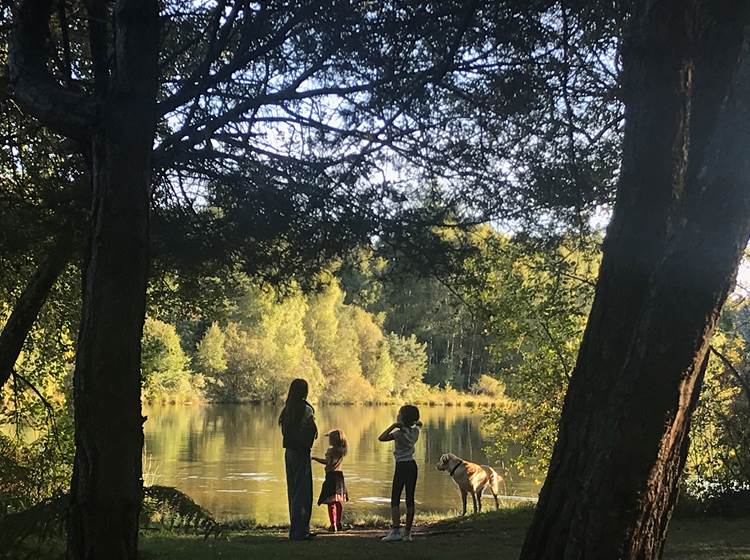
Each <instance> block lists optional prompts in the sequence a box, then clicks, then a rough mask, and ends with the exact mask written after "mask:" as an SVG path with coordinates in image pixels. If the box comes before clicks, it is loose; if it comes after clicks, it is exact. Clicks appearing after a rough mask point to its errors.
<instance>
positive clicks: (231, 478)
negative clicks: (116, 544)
mask: <svg viewBox="0 0 750 560" xmlns="http://www.w3.org/2000/svg"><path fill="white" fill-rule="evenodd" d="M397 410H398V408H397V407H388V406H378V407H374V406H320V407H318V409H317V414H316V417H317V420H318V426H319V428H320V431H321V433H325V432H326V431H327V430H330V429H333V428H341V429H343V430H344V431H345V432H346V435H347V437H348V439H349V445H350V453H349V455H348V456H347V458H346V460H345V462H344V474H345V476H346V479H347V486H348V488H349V492H350V499H351V500H352V501H351V502H349V504H347V508H346V509H347V511H348V512H349V513H350V514H351V513H353V514H355V515H357V514H366V513H375V512H379V513H383V514H386V513H387V508H388V496H389V495H390V485H391V476H392V473H393V456H392V453H391V452H392V447H393V444H384V443H380V442H379V441H378V440H377V436H378V434H379V433H380V432H381V431H382V430H383V429H384V428H385V427H387V426H388V425H389V424H390V423H391V422H393V421H394V419H395V417H396V412H397ZM420 410H421V412H422V422H423V423H424V428H423V430H422V435H421V437H420V439H419V442H418V444H417V450H416V454H415V459H416V460H417V464H418V465H419V469H420V473H419V481H418V484H417V495H416V499H417V507H418V509H421V510H423V511H426V510H429V511H445V510H450V509H456V508H457V505H458V502H459V500H458V497H457V491H456V489H455V486H454V485H453V483H452V482H451V481H450V479H449V477H448V475H447V474H446V473H443V472H439V471H437V470H436V469H435V464H436V463H437V460H438V458H439V457H440V455H441V454H442V453H444V452H446V451H451V452H453V453H456V454H457V455H459V456H461V457H464V458H466V459H471V460H473V461H475V462H479V463H486V461H487V459H486V457H485V456H484V454H483V453H482V440H481V434H480V432H479V421H480V416H479V415H478V414H476V413H472V412H471V411H470V410H469V409H465V408H459V407H422V408H421V409H420ZM144 413H145V414H146V415H147V416H148V421H147V422H146V423H145V426H144V430H145V448H146V451H145V458H144V473H145V474H144V479H145V482H146V483H147V484H164V485H167V486H176V487H177V488H179V489H180V490H182V491H183V492H186V493H187V494H189V495H190V496H191V497H192V498H193V499H194V500H195V501H196V502H198V503H199V504H201V505H202V506H204V507H206V508H208V509H209V510H210V511H212V512H213V513H214V514H215V515H216V516H218V517H223V518H226V517H235V516H241V517H250V518H253V519H255V520H256V521H258V522H259V523H272V524H282V523H286V522H287V521H288V513H287V500H286V482H285V479H284V459H283V450H282V448H281V433H280V431H279V429H278V426H277V424H276V418H277V415H278V408H277V407H274V406H270V405H205V406H183V407H180V406H159V407H148V408H146V409H145V411H144ZM325 440H326V438H323V437H321V438H320V439H319V440H318V441H317V442H316V444H315V447H314V448H313V454H319V455H322V454H323V452H324V451H325V446H326V443H327V442H326V441H325ZM313 476H314V479H315V482H314V489H313V494H314V495H315V496H317V494H318V491H319V490H320V484H321V483H322V480H323V477H324V475H323V467H322V465H318V464H317V463H313ZM509 490H510V492H511V493H517V494H519V495H535V493H536V488H535V487H534V486H533V485H532V484H530V483H524V482H521V483H516V484H515V485H511V487H510V488H509ZM313 521H314V522H317V523H320V524H323V523H325V521H326V514H325V508H323V507H315V508H314V511H313Z"/></svg>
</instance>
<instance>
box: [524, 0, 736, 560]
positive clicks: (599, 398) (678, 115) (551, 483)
mask: <svg viewBox="0 0 750 560" xmlns="http://www.w3.org/2000/svg"><path fill="white" fill-rule="evenodd" d="M719 5H720V6H719ZM748 21H749V20H748V6H746V2H743V1H741V0H733V1H727V2H714V3H700V2H693V1H688V2H685V1H682V0H669V1H661V2H654V1H644V2H641V3H640V7H639V11H638V13H636V14H635V15H634V18H633V26H634V30H633V32H632V35H631V36H630V37H629V43H627V44H626V49H625V50H624V53H623V58H624V64H625V76H624V78H625V79H624V88H625V95H626V129H625V144H624V152H623V165H622V171H621V177H620V183H619V186H618V195H617V202H616V205H615V212H614V216H613V219H612V223H611V225H610V227H609V230H608V232H607V237H606V240H605V244H604V255H603V260H602V265H601V269H600V272H599V280H598V282H597V289H596V296H595V300H594V304H593V307H592V310H591V314H590V316H589V321H588V325H587V328H586V332H585V334H584V338H583V342H582V344H581V348H580V351H579V355H578V361H577V364H576V368H575V371H574V374H573V376H572V379H571V382H570V387H569V389H568V394H567V395H566V399H565V406H564V408H563V414H562V418H561V421H560V431H559V434H558V440H557V443H556V445H555V449H554V452H553V456H552V460H551V463H550V468H549V472H548V475H547V479H546V481H545V484H544V487H543V488H542V492H541V494H540V499H539V504H538V506H537V510H536V513H535V517H534V521H533V523H532V526H531V528H530V529H529V532H528V535H527V537H526V542H525V543H524V547H523V550H522V553H521V558H522V559H523V560H530V559H542V558H544V559H584V558H587V559H589V558H597V559H598V558H607V559H617V558H631V559H636V558H639V559H646V558H659V557H660V556H661V553H662V550H663V545H664V538H665V533H666V528H667V524H668V521H669V519H670V516H671V512H672V509H673V506H674V503H675V499H676V495H677V491H678V489H677V484H678V481H679V476H680V474H681V472H682V469H683V466H684V462H685V456H686V452H687V447H688V443H689V441H688V431H689V428H690V417H691V414H692V410H693V407H694V404H695V401H696V398H697V395H698V393H699V391H700V387H701V383H702V376H703V372H704V369H705V366H706V363H707V359H708V354H707V352H708V343H709V340H710V338H711V334H712V332H713V329H714V326H715V324H716V320H717V317H718V315H719V312H720V310H721V307H722V305H723V303H724V301H725V299H726V297H727V294H728V293H729V291H730V289H731V287H732V285H733V282H734V277H735V274H736V270H737V266H738V263H739V260H740V257H741V255H742V252H743V250H744V248H745V246H746V245H747V241H748V235H749V234H750V162H749V161H748V154H747V153H746V152H747V146H748V145H749V144H750V110H749V109H748V103H750V64H749V62H748V60H747V58H748V57H747V55H746V53H745V52H744V50H742V49H741V47H742V44H743V31H744V27H745V26H746V25H747V23H748Z"/></svg>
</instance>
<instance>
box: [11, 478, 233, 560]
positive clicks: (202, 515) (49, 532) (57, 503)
mask: <svg viewBox="0 0 750 560" xmlns="http://www.w3.org/2000/svg"><path fill="white" fill-rule="evenodd" d="M69 503H70V497H69V495H68V494H60V495H58V496H55V497H53V498H50V499H47V500H44V501H42V502H39V503H38V504H36V505H34V506H32V507H30V508H28V509H26V510H23V511H19V512H16V513H10V514H7V515H4V516H2V517H0V543H3V545H4V546H7V550H13V549H14V548H16V549H17V548H18V547H20V546H21V545H22V544H23V543H24V542H25V541H27V540H28V539H30V538H32V537H34V538H36V539H38V540H39V541H45V540H48V539H49V538H51V537H58V538H62V536H63V534H64V531H65V517H66V514H67V511H68V505H69ZM139 524H140V526H141V528H144V529H148V528H151V527H153V526H154V525H155V526H156V527H158V528H164V529H167V530H170V531H183V532H185V533H193V534H200V535H203V537H204V538H208V537H209V536H211V535H214V536H219V535H220V534H221V533H222V531H223V530H224V528H225V526H224V525H223V524H221V523H219V522H217V521H216V520H215V519H214V518H213V516H212V515H211V513H210V512H209V511H208V510H206V509H204V508H202V507H201V506H199V505H198V504H196V503H195V502H194V501H193V500H192V499H191V498H190V496H188V495H187V494H185V493H183V492H180V491H179V490H177V488H170V487H168V486H148V487H146V488H144V489H143V504H142V507H141V516H140V519H139ZM0 557H1V556H0Z"/></svg>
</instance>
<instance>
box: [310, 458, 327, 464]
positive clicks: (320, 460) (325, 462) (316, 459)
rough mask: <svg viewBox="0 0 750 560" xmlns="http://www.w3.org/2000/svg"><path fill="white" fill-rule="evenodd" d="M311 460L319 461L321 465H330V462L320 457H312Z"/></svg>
mask: <svg viewBox="0 0 750 560" xmlns="http://www.w3.org/2000/svg"><path fill="white" fill-rule="evenodd" d="M310 459H312V460H313V461H317V462H318V463H320V464H321V465H325V464H327V463H328V461H326V460H325V459H321V458H320V457H310Z"/></svg>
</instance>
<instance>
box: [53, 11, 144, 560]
mask: <svg viewBox="0 0 750 560" xmlns="http://www.w3.org/2000/svg"><path fill="white" fill-rule="evenodd" d="M158 15H159V11H158V3H157V2H156V0H119V1H118V2H117V3H116V5H115V12H114V23H113V29H114V37H115V39H114V61H113V64H112V69H111V74H110V76H109V77H108V78H109V82H108V83H109V86H108V90H107V91H106V94H105V97H104V99H103V101H102V113H101V118H100V121H99V123H98V124H97V127H96V129H95V132H94V134H93V141H92V149H91V154H92V174H91V176H92V183H93V185H92V187H93V208H92V218H91V232H90V240H89V244H90V246H89V254H88V263H87V268H86V272H85V281H84V288H85V291H84V301H83V316H82V321H81V330H80V334H79V338H78V352H77V356H76V369H75V381H74V398H75V401H74V402H75V429H76V455H75V463H74V470H73V480H72V488H71V509H70V512H69V519H68V552H67V555H68V558H71V559H73V558H75V559H86V560H89V559H114V560H117V559H134V558H136V555H137V537H138V515H139V512H140V507H141V498H142V492H143V483H142V479H141V453H142V447H143V429H142V423H143V418H142V417H141V407H140V356H141V345H140V340H141V334H142V330H143V319H144V314H145V300H146V280H147V274H148V223H149V196H150V195H149V187H150V182H151V151H152V145H153V138H154V132H155V123H156V93H157V87H158V34H159V30H158V26H159V25H158ZM97 82H98V83H103V82H104V80H103V79H101V80H97Z"/></svg>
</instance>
